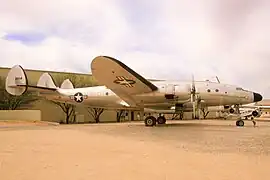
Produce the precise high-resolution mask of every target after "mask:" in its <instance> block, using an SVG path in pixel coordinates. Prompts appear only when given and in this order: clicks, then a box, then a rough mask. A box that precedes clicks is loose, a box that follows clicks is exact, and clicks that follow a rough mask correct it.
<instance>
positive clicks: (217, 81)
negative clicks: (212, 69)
mask: <svg viewBox="0 0 270 180" xmlns="http://www.w3.org/2000/svg"><path fill="white" fill-rule="evenodd" d="M216 79H217V82H218V83H219V84H220V81H219V79H218V77H217V76H216Z"/></svg>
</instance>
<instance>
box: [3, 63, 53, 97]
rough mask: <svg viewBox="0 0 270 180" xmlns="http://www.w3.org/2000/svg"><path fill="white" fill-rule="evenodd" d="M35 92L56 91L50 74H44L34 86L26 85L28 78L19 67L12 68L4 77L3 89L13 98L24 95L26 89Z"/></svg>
mask: <svg viewBox="0 0 270 180" xmlns="http://www.w3.org/2000/svg"><path fill="white" fill-rule="evenodd" d="M29 88H30V89H33V90H36V91H50V92H51V91H56V90H57V87H56V86H55V83H54V81H53V79H52V77H51V75H50V74H48V73H44V74H42V75H41V77H40V78H39V80H38V83H37V85H36V86H33V85H29V84H28V78H27V75H26V73H25V71H24V69H23V68H22V67H21V66H20V65H15V66H13V67H12V68H11V69H10V70H9V72H8V75H7V77H6V84H5V89H6V91H7V92H8V93H9V94H11V95H14V96H20V95H22V94H24V93H25V92H26V91H27V90H28V89H29Z"/></svg>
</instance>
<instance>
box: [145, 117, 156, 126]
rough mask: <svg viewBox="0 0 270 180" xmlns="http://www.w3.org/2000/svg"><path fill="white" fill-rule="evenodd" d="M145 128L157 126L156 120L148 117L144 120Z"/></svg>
mask: <svg viewBox="0 0 270 180" xmlns="http://www.w3.org/2000/svg"><path fill="white" fill-rule="evenodd" d="M144 123H145V126H155V125H156V124H157V119H156V118H155V117H154V116H148V117H147V118H145V120H144Z"/></svg>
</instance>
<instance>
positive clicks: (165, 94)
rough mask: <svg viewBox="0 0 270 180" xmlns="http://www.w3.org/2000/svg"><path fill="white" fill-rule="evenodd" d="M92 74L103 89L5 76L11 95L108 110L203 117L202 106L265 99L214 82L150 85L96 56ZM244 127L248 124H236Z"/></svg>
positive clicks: (17, 73)
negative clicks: (190, 113)
mask: <svg viewBox="0 0 270 180" xmlns="http://www.w3.org/2000/svg"><path fill="white" fill-rule="evenodd" d="M91 70H92V75H93V76H94V78H95V79H96V80H97V81H98V82H99V84H103V85H102V86H95V87H83V88H74V87H73V85H72V83H71V82H70V81H69V80H66V81H64V82H63V84H62V85H61V87H56V85H55V83H54V81H53V78H52V77H51V75H50V74H49V73H44V74H43V75H42V76H41V77H40V79H39V81H38V83H37V85H30V84H29V83H28V79H27V76H26V73H25V71H24V69H23V68H22V67H21V66H20V65H15V66H13V67H12V68H11V69H10V71H9V73H8V75H7V77H6V91H7V92H8V93H10V94H12V95H16V96H20V95H22V94H23V93H25V92H26V91H27V90H28V89H32V90H35V91H38V92H39V95H40V96H44V97H46V98H48V99H51V100H54V101H60V102H66V103H71V104H76V105H84V106H87V107H100V108H104V109H127V110H129V109H130V110H137V111H140V117H143V114H144V111H145V109H153V110H174V112H175V113H178V112H179V111H193V114H194V118H195V119H198V110H199V108H201V107H211V106H232V105H236V107H239V105H242V104H249V103H253V102H258V101H261V100H262V96H261V95H260V94H259V93H256V92H252V91H248V90H244V89H243V88H241V87H238V86H235V85H228V84H221V83H216V82H210V81H195V80H194V78H192V81H191V82H188V81H187V82H185V81H168V80H158V81H150V80H147V79H145V78H144V77H142V76H141V75H139V74H138V73H136V72H135V71H134V70H132V69H131V68H129V67H128V66H127V65H125V64H124V63H122V62H121V61H119V60H117V59H115V58H112V57H108V56H97V57H96V58H94V59H93V61H92V63H91ZM144 122H145V125H146V126H154V125H156V124H157V123H158V124H164V123H166V118H165V117H164V116H162V115H159V116H158V117H155V116H152V115H149V116H147V117H146V118H145V120H144ZM236 125H237V126H243V125H244V122H243V120H237V122H236Z"/></svg>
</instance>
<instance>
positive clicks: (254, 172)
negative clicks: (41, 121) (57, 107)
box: [0, 120, 270, 180]
mask: <svg viewBox="0 0 270 180" xmlns="http://www.w3.org/2000/svg"><path fill="white" fill-rule="evenodd" d="M257 125H258V126H257V127H253V125H252V123H251V122H246V125H245V127H240V128H239V127H236V126H235V122H234V121H217V120H216V121H215V120H214V121H169V122H168V124H167V125H161V126H156V127H145V126H144V124H143V123H142V122H132V123H110V124H105V123H104V124H87V125H59V126H45V125H37V124H35V125H34V126H33V125H30V123H29V124H27V125H24V126H14V125H12V126H9V125H7V124H5V125H4V126H3V124H2V125H1V124H0V179H1V180H2V179H3V180H43V179H44V180H48V179H50V180H53V179H65V180H77V179H78V180H84V179H85V180H86V179H87V180H89V179H95V180H97V179H102V180H104V179H110V180H114V179H116V180H121V179H125V180H133V179H134V180H135V179H136V180H144V179H146V180H149V179H155V180H159V179H177V180H178V179H183V178H184V179H186V180H193V179H196V180H198V179H199V180H204V179H207V180H209V179H214V180H219V179H228V180H233V179H239V178H243V179H245V180H250V179H252V180H255V179H256V180H257V179H260V180H264V179H265V180H268V179H269V178H270V171H269V167H270V158H269V152H270V122H258V123H257Z"/></svg>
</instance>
